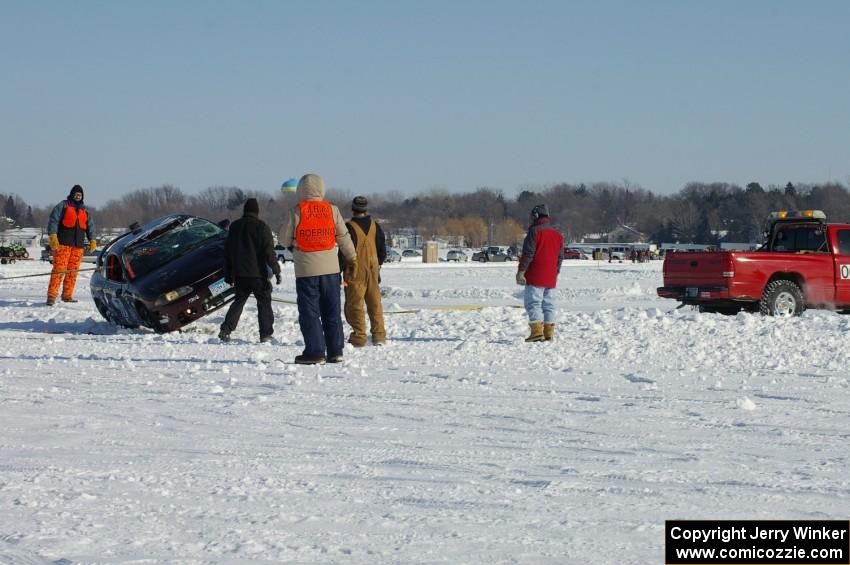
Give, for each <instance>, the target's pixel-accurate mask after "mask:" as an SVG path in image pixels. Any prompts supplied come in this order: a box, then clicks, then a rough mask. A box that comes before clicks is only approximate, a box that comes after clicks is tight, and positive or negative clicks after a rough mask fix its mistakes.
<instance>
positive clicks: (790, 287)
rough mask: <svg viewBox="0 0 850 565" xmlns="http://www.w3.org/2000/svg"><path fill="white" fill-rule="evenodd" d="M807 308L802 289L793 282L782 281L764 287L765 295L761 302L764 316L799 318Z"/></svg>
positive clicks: (760, 308) (760, 309)
mask: <svg viewBox="0 0 850 565" xmlns="http://www.w3.org/2000/svg"><path fill="white" fill-rule="evenodd" d="M805 308H806V305H805V303H804V302H803V292H802V291H801V290H800V287H799V286H797V284H796V283H794V282H793V281H789V280H782V279H780V280H776V281H773V282H772V283H770V284H768V285H767V286H766V287H764V293H763V294H762V296H761V301H760V302H759V311H760V312H761V313H762V314H763V315H765V316H776V317H777V318H789V317H791V316H799V315H800V314H802V313H803V310H805Z"/></svg>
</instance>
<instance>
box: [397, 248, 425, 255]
mask: <svg viewBox="0 0 850 565" xmlns="http://www.w3.org/2000/svg"><path fill="white" fill-rule="evenodd" d="M401 256H402V257H422V252H421V251H419V250H418V249H405V250H404V251H402V252H401Z"/></svg>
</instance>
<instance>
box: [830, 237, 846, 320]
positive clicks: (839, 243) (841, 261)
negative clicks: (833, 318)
mask: <svg viewBox="0 0 850 565" xmlns="http://www.w3.org/2000/svg"><path fill="white" fill-rule="evenodd" d="M833 234H834V235H833V237H832V238H831V239H832V240H833V249H834V250H835V254H834V255H833V257H834V269H835V270H834V273H835V303H836V304H839V305H842V306H850V228H839V229H836V230H834V231H833Z"/></svg>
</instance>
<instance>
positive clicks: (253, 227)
mask: <svg viewBox="0 0 850 565" xmlns="http://www.w3.org/2000/svg"><path fill="white" fill-rule="evenodd" d="M259 214H260V205H259V204H258V203H257V199H256V198H249V199H248V200H246V201H245V205H244V207H243V213H242V217H241V218H239V219H238V220H236V221H235V222H233V223H232V224H230V228H229V231H228V234H227V241H226V242H225V244H224V279H225V280H226V281H227V282H228V283H229V284H232V285H234V286H235V287H236V298H235V299H234V300H233V303H232V304H231V305H230V308H229V309H228V310H227V315H226V316H225V317H224V323H222V324H221V331H220V332H219V334H218V338H219V339H220V340H221V341H230V334H231V333H232V332H233V331H235V330H236V326H237V324H239V316H241V315H242V308H244V307H245V302H246V301H247V300H248V297H249V296H251V294H253V295H254V298H256V299H257V318H258V321H259V323H260V342H263V343H265V342H268V341H271V340H272V335H273V334H274V313H273V312H272V285H271V283H270V282H269V278H268V271H269V269H271V271H272V273H274V277H275V281H276V282H277V284H280V282H281V276H280V265H279V264H278V262H277V255H275V252H274V240H273V239H272V231H271V229H269V226H268V225H267V224H266V223H265V222H264V221H262V220H261V219H260V218H259V217H258V216H259Z"/></svg>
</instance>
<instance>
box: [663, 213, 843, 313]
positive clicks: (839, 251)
mask: <svg viewBox="0 0 850 565" xmlns="http://www.w3.org/2000/svg"><path fill="white" fill-rule="evenodd" d="M765 236H766V238H765V243H764V245H762V246H761V247H760V248H759V249H758V250H756V251H705V252H684V253H668V254H667V256H666V257H665V258H664V286H662V287H659V288H658V296H661V297H662V298H673V299H675V300H679V301H681V302H682V304H691V305H695V306H698V307H699V308H700V310H701V311H703V312H719V313H726V314H732V313H735V312H738V311H740V310H749V311H757V310H758V311H761V313H762V314H765V315H770V316H798V315H800V314H801V313H802V312H803V310H804V309H805V308H807V307H808V308H831V309H836V310H850V224H828V223H826V215H825V214H824V213H823V212H821V211H820V210H804V211H783V212H774V213H773V214H771V215H770V218H769V219H768V224H767V228H766V230H765Z"/></svg>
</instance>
